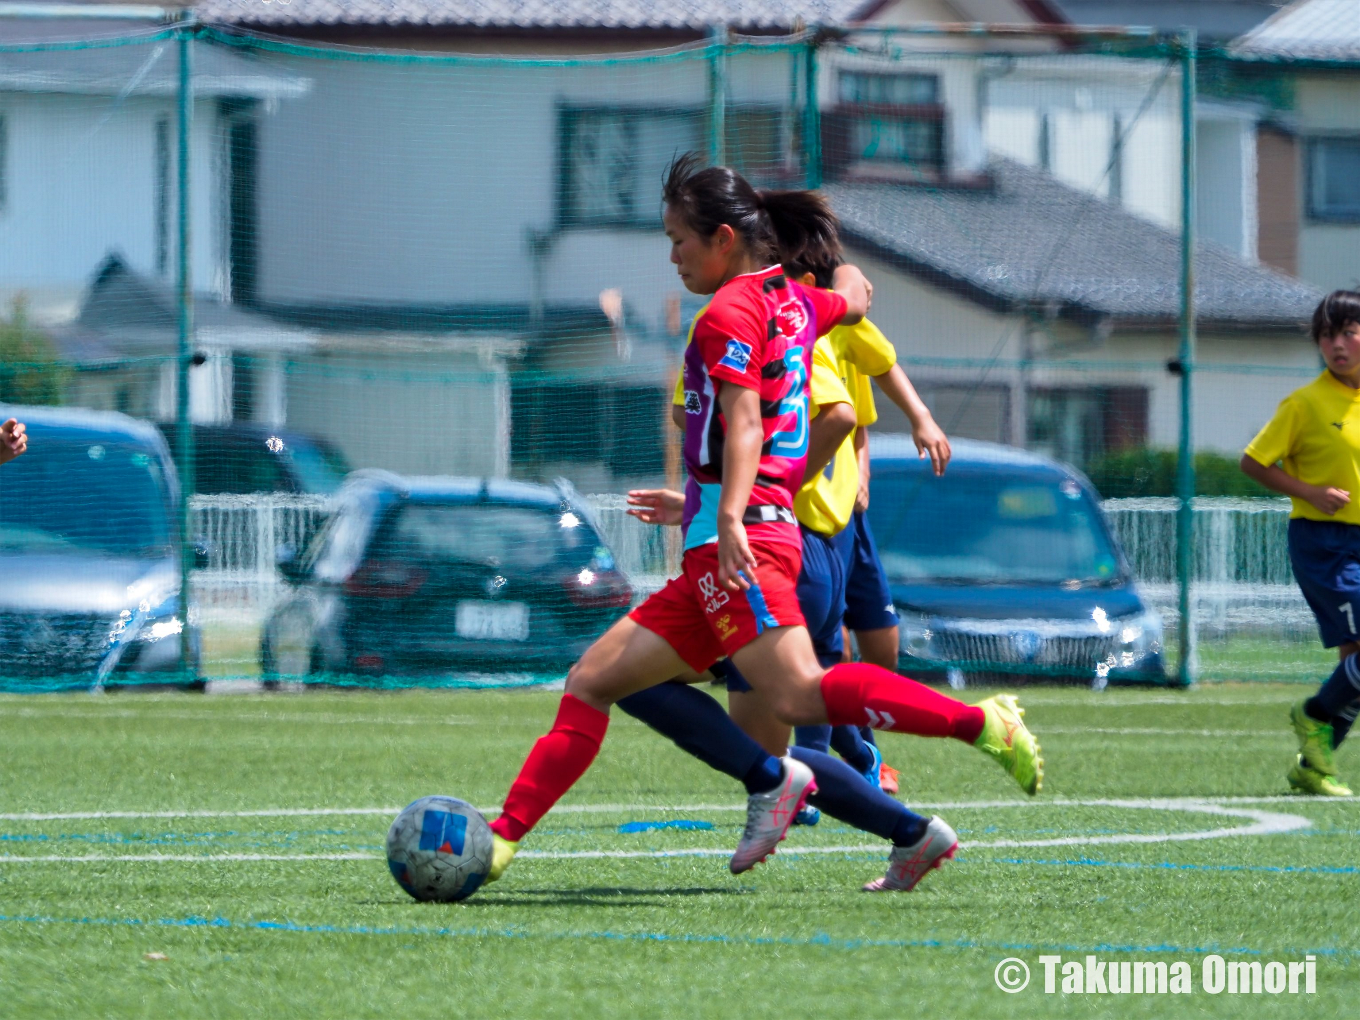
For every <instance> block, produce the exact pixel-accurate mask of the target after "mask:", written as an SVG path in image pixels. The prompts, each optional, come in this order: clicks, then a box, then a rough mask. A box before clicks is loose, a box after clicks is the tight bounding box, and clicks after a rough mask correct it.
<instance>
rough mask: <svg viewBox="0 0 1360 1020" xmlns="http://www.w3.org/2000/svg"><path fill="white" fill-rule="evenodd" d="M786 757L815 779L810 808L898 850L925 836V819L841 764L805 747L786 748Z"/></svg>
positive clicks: (809, 800)
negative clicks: (797, 763) (894, 846)
mask: <svg viewBox="0 0 1360 1020" xmlns="http://www.w3.org/2000/svg"><path fill="white" fill-rule="evenodd" d="M789 754H791V755H793V757H795V758H797V759H798V760H799V761H801V762H802V763H803V764H804V765H806V766H807V767H808V768H810V769H812V774H813V775H814V776H816V777H817V792H816V793H814V794H812V795H811V796H809V797H808V803H809V804H811V805H812V806H813V807H816V808H820V809H821V810H823V811H825V812H826V813H827V814H829V815H830V816H831V817H832V818H839V819H840V820H841V821H842V822H848V823H849V824H850V825H853V826H854V827H855V828H857V829H863V830H864V831H865V832H871V833H873V834H874V835H875V836H882V837H883V838H884V839H890V840H892V841H893V842H894V843H896V844H898V845H900V846H909V845H910V844H912V843H915V842H917V841H918V840H919V839H920V838H921V837H922V836H924V835H925V832H926V824H927V822H928V821H929V819H926V818H922V817H921V816H920V815H918V814H916V813H915V812H912V811H909V810H907V808H906V806H905V805H903V804H902V803H900V802H898V801H895V800H893V799H892V798H891V797H889V796H888V795H887V794H886V793H884V792H883V791H882V790H877V789H875V788H874V787H872V786H870V785H869V784H868V783H866V782H865V781H864V777H863V776H862V775H860V774H859V773H857V772H856V771H855V770H854V769H852V768H851V767H850V766H849V765H847V764H846V763H845V762H843V761H840V760H838V759H836V758H833V757H831V755H829V754H823V753H821V752H820V751H810V750H808V749H807V748H806V747H793V748H790V749H789Z"/></svg>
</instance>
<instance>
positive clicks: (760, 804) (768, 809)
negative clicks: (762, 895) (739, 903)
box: [731, 757, 817, 875]
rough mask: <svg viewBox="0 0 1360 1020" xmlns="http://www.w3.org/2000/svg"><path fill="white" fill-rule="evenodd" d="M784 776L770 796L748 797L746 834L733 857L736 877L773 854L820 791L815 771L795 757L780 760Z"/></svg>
mask: <svg viewBox="0 0 1360 1020" xmlns="http://www.w3.org/2000/svg"><path fill="white" fill-rule="evenodd" d="M780 762H781V763H782V764H783V766H784V776H783V778H782V779H780V781H779V785H778V786H776V787H775V788H774V789H773V790H770V791H769V792H768V793H753V794H751V795H750V796H749V797H747V798H746V831H745V832H743V833H742V834H741V842H740V843H738V844H737V852H736V853H734V854H733V855H732V864H731V868H732V874H734V875H740V874H741V873H742V872H743V871H750V870H751V869H752V868H754V867H755V866H756V865H757V864H759V863H760V862H761V861H763V860H765V858H767V857H769V856H770V854H772V853H774V851H775V847H777V846H778V845H779V841H780V840H782V839H783V838H784V836H785V835H787V833H788V831H789V826H790V825H792V824H793V820H794V818H796V817H797V816H798V812H799V811H800V810H802V807H803V802H804V801H806V800H807V796H808V794H809V793H815V792H816V791H817V783H816V782H815V781H814V780H813V778H812V769H810V768H808V767H807V766H806V765H804V764H803V763H802V762H801V761H798V760H797V759H795V758H791V757H784V758H781V759H780Z"/></svg>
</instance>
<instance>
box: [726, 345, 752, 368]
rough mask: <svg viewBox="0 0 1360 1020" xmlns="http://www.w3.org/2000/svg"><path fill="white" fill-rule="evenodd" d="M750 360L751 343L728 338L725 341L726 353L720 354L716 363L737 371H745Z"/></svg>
mask: <svg viewBox="0 0 1360 1020" xmlns="http://www.w3.org/2000/svg"><path fill="white" fill-rule="evenodd" d="M750 361H751V345H750V344H744V343H742V342H741V341H740V340H729V341H727V353H726V354H724V355H723V356H722V358H721V359H720V360H719V361H718V364H719V365H726V366H727V367H728V368H735V369H736V370H737V371H738V372H745V371H746V366H747V365H748V364H750Z"/></svg>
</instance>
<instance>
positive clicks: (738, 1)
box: [197, 0, 869, 30]
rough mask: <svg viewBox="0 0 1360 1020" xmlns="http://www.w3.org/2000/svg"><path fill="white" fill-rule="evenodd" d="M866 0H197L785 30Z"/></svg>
mask: <svg viewBox="0 0 1360 1020" xmlns="http://www.w3.org/2000/svg"><path fill="white" fill-rule="evenodd" d="M868 6H869V3H868V0H669V2H664V3H663V2H659V0H202V2H200V3H199V4H198V5H197V10H198V14H199V17H200V18H201V19H203V20H204V21H208V22H213V23H219V24H240V23H248V24H256V25H307V24H311V25H317V24H319V25H462V26H467V27H470V28H611V29H657V28H661V29H702V28H704V27H706V26H708V25H714V24H726V25H731V26H734V27H739V28H750V29H767V30H768V29H789V28H792V27H793V25H794V23H795V22H797V21H800V20H801V21H802V22H803V23H805V24H844V23H846V22H848V21H851V20H853V19H854V17H855V15H856V13H857V12H858V11H859V10H860V9H861V8H865V7H868Z"/></svg>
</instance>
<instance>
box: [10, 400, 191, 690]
mask: <svg viewBox="0 0 1360 1020" xmlns="http://www.w3.org/2000/svg"><path fill="white" fill-rule="evenodd" d="M8 417H15V418H18V419H19V420H20V421H22V422H24V423H25V424H27V426H28V436H29V443H28V452H27V453H26V454H24V455H23V456H22V457H19V458H18V459H16V460H14V461H12V462H10V463H9V464H6V465H5V466H4V467H3V468H0V579H3V580H2V581H0V677H4V678H5V679H6V681H7V682H8V683H9V684H11V685H12V686H13V685H17V686H18V687H19V688H20V689H25V688H32V689H50V688H51V687H52V686H73V685H78V684H93V683H94V682H96V680H99V681H103V680H108V681H109V682H116V681H117V679H118V678H119V677H120V676H123V675H125V674H127V673H157V672H163V671H165V670H171V669H175V668H177V666H178V663H179V651H180V638H179V634H180V631H181V629H182V628H183V618H182V616H181V614H180V611H179V529H178V527H177V524H176V521H177V517H176V512H175V511H176V507H177V505H178V482H177V481H176V478H175V466H174V464H173V462H172V461H171V460H170V453H169V451H168V450H167V449H166V447H165V441H164V440H163V439H162V438H161V434H160V433H159V432H157V431H156V428H155V426H153V425H150V424H147V423H146V422H141V421H137V420H135V419H133V418H129V417H127V416H126V415H121V414H113V413H109V412H99V411H84V410H75V409H66V408H52V407H15V406H0V419H3V418H8ZM194 640H195V645H196V644H197V635H196V634H195V635H194Z"/></svg>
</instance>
